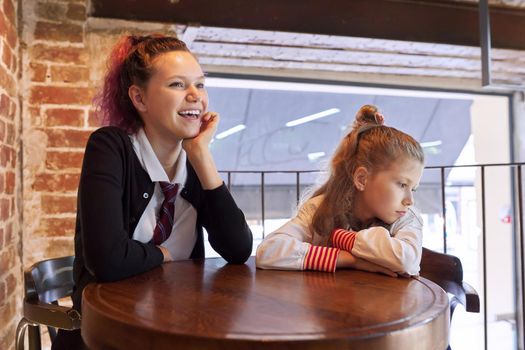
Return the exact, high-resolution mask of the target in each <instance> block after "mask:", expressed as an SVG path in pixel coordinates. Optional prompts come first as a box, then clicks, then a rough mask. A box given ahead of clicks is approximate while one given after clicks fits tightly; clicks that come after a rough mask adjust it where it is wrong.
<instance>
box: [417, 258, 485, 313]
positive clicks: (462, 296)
mask: <svg viewBox="0 0 525 350" xmlns="http://www.w3.org/2000/svg"><path fill="white" fill-rule="evenodd" d="M420 274H421V276H422V277H425V278H427V279H429V280H431V281H432V282H434V283H436V284H437V285H439V286H440V287H441V288H443V290H445V291H446V292H447V293H450V294H452V295H454V296H455V297H456V299H457V300H458V301H459V303H460V304H462V305H463V306H464V307H465V310H466V311H468V312H479V296H478V294H477V293H476V291H475V290H474V288H472V287H471V286H470V285H468V284H467V283H465V282H463V266H462V265H461V260H459V258H457V257H455V256H454V255H449V254H443V253H438V252H435V251H433V250H430V249H427V248H423V254H422V256H421V271H420Z"/></svg>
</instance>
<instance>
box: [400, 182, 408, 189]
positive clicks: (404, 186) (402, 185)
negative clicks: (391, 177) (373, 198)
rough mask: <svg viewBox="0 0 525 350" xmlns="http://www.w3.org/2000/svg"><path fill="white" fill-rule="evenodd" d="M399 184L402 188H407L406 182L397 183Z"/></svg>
mask: <svg viewBox="0 0 525 350" xmlns="http://www.w3.org/2000/svg"><path fill="white" fill-rule="evenodd" d="M399 186H400V187H401V188H403V189H404V188H407V184H404V183H401V182H400V183H399Z"/></svg>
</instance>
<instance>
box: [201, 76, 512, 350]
mask: <svg viewBox="0 0 525 350" xmlns="http://www.w3.org/2000/svg"><path fill="white" fill-rule="evenodd" d="M207 86H208V92H209V95H210V109H211V110H215V111H217V112H219V113H220V114H221V123H220V126H219V129H218V131H217V135H216V137H215V139H214V141H213V143H212V145H211V149H212V152H213V154H214V156H215V159H216V162H217V166H218V167H219V169H220V170H223V171H224V173H223V175H224V180H225V182H227V183H228V184H229V185H230V187H231V191H232V193H233V195H234V197H235V199H236V200H237V203H238V205H239V206H240V207H241V208H242V209H243V211H244V213H245V215H246V218H247V220H248V223H249V224H250V226H251V228H252V231H253V233H254V238H255V242H254V252H255V249H256V247H257V245H258V244H259V243H260V241H261V240H262V239H263V236H264V235H267V234H269V233H271V232H272V231H273V230H275V229H277V228H278V227H279V226H280V225H282V224H283V223H284V222H286V221H287V220H288V219H289V218H290V217H292V216H293V215H294V213H295V209H296V205H297V203H298V201H300V197H301V196H302V195H304V193H305V191H306V190H307V189H309V188H312V186H315V184H316V183H319V182H320V181H322V171H323V169H325V168H326V166H327V163H328V161H329V159H330V156H331V155H332V153H333V152H334V150H335V147H336V146H337V145H338V143H339V141H340V140H341V138H342V137H343V136H344V135H345V134H346V133H347V131H348V127H349V126H350V124H351V123H352V121H353V120H354V115H355V113H356V112H357V110H358V109H359V107H360V106H362V105H364V104H374V105H376V106H378V107H379V108H380V109H381V111H382V112H383V114H384V115H385V118H386V124H387V125H389V126H393V127H395V128H398V129H400V130H402V131H404V132H407V133H408V134H410V135H412V136H414V137H415V138H416V139H417V140H418V141H419V142H420V143H421V145H422V146H423V148H424V150H425V155H426V166H427V169H426V170H425V172H424V175H423V178H422V180H421V184H420V187H419V189H418V192H417V193H416V207H418V209H419V210H420V211H421V213H422V216H423V219H424V221H425V226H424V246H425V247H427V248H430V249H434V250H437V251H444V250H445V246H446V251H447V252H448V253H451V254H454V255H456V256H458V257H459V258H460V259H461V260H462V262H463V268H464V280H465V281H467V282H468V283H470V284H471V285H473V286H474V287H475V289H476V290H477V291H478V293H479V294H480V297H481V300H482V302H484V301H485V300H486V301H487V307H488V317H487V319H488V322H489V328H488V340H489V348H494V349H496V348H497V349H514V348H515V347H516V344H515V339H516V335H515V329H514V326H515V316H514V315H515V295H514V285H515V284H514V266H515V265H514V260H513V259H514V255H513V252H514V238H513V237H514V236H513V229H512V217H511V216H509V215H510V213H511V212H512V195H511V172H510V169H509V168H508V167H505V166H503V167H491V168H487V169H486V171H485V174H484V175H485V182H486V186H485V191H486V193H485V197H486V199H487V201H486V212H485V217H483V213H482V212H481V196H480V190H481V183H480V181H481V180H480V168H479V167H455V166H458V165H466V164H468V165H473V164H488V163H507V162H510V161H511V153H510V149H511V147H510V145H511V143H510V131H509V110H508V108H509V107H508V106H509V99H508V97H507V96H504V95H501V96H495V95H482V94H469V93H457V92H436V91H418V90H408V89H394V88H378V87H362V86H347V85H341V84H333V83H326V84H323V83H310V82H285V81H264V80H255V79H230V78H214V77H210V78H208V79H207ZM443 166H446V167H445V168H441V167H443ZM442 180H444V181H442ZM442 183H444V185H443V186H444V188H443V189H442ZM443 191H444V193H445V198H444V200H443V198H442V192H443ZM443 205H444V209H445V210H443ZM444 211H445V212H446V215H445V216H443V212H444ZM483 221H484V222H485V232H486V236H485V242H486V245H485V247H486V255H485V257H483V249H482V243H483V237H482V232H483V230H482V228H483ZM444 228H446V230H445V231H444ZM207 254H208V256H215V255H214V252H213V251H212V250H211V248H210V247H209V246H208V247H207ZM483 258H485V259H486V263H487V270H486V271H485V272H486V279H487V296H486V298H485V296H484V295H483V278H484V274H483ZM483 331H484V330H483V314H482V313H481V314H467V313H465V312H464V311H463V310H461V309H460V307H458V309H457V311H456V315H455V316H454V327H452V332H453V333H452V341H451V345H452V347H453V348H454V347H456V348H469V349H474V348H475V349H481V348H483ZM466 334H469V335H471V337H470V336H465V335H466ZM491 344H492V345H491Z"/></svg>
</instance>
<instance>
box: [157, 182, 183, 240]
mask: <svg viewBox="0 0 525 350" xmlns="http://www.w3.org/2000/svg"><path fill="white" fill-rule="evenodd" d="M159 184H160V188H161V189H162V193H163V194H164V202H162V206H161V207H160V210H159V217H158V219H157V226H155V230H153V239H152V241H153V243H155V245H159V244H161V243H162V242H164V241H165V240H167V239H168V237H169V236H170V234H171V229H172V228H173V220H174V218H173V213H174V209H175V198H176V197H177V191H178V189H179V184H172V183H169V182H159Z"/></svg>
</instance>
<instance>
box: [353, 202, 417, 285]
mask: <svg viewBox="0 0 525 350" xmlns="http://www.w3.org/2000/svg"><path fill="white" fill-rule="evenodd" d="M422 230H423V221H422V219H421V217H420V216H419V214H418V213H416V212H415V210H414V209H412V208H410V209H409V210H408V211H407V215H405V216H404V217H402V218H401V219H400V220H398V221H396V222H394V223H393V224H392V226H391V228H390V232H389V231H388V230H387V229H385V228H384V227H371V228H368V229H365V230H361V231H359V232H358V233H357V235H356V239H355V243H354V247H353V248H352V254H354V255H355V256H357V257H359V258H363V259H365V260H368V261H370V262H373V263H376V264H378V265H381V266H384V267H386V268H388V269H390V270H392V271H394V272H397V273H399V274H408V275H417V274H418V273H419V264H420V262H421V252H422V240H423V233H422Z"/></svg>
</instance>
